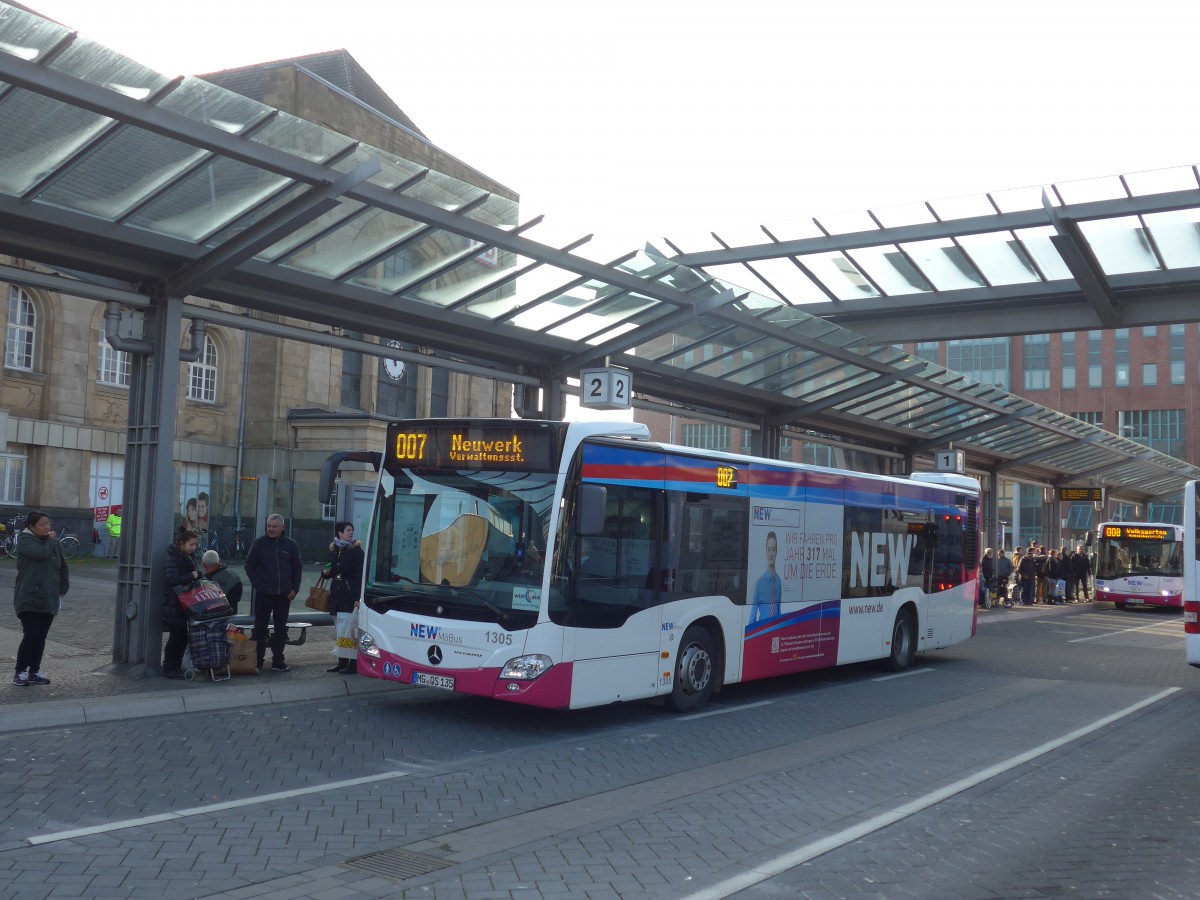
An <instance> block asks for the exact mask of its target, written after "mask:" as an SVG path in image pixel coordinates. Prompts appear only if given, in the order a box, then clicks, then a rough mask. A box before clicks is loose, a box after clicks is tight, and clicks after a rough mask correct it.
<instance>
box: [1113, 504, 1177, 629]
mask: <svg viewBox="0 0 1200 900" xmlns="http://www.w3.org/2000/svg"><path fill="white" fill-rule="evenodd" d="M1096 534H1097V540H1096V565H1095V570H1096V599H1097V600H1111V601H1112V602H1113V603H1115V604H1116V605H1117V606H1118V607H1125V606H1126V605H1128V604H1131V603H1132V604H1137V605H1143V606H1173V607H1176V608H1178V607H1180V606H1182V605H1183V528H1182V526H1179V525H1169V524H1165V523H1162V522H1103V523H1101V525H1100V528H1099V530H1098V531H1097V532H1096Z"/></svg>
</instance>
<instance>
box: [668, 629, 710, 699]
mask: <svg viewBox="0 0 1200 900" xmlns="http://www.w3.org/2000/svg"><path fill="white" fill-rule="evenodd" d="M712 688H713V640H712V635H710V634H709V633H708V631H707V630H706V629H704V628H702V627H700V626H699V625H693V626H692V627H691V628H689V629H688V630H687V631H685V632H684V633H683V640H682V641H680V643H679V655H678V657H676V660H675V679H674V684H673V685H672V686H671V696H670V697H668V698H667V706H669V707H670V708H671V709H673V710H675V711H676V712H681V713H682V712H692V711H693V710H697V709H699V708H700V707H702V706H703V705H704V704H705V703H706V702H708V698H709V695H711V694H712Z"/></svg>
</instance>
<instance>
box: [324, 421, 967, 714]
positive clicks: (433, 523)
mask: <svg viewBox="0 0 1200 900" xmlns="http://www.w3.org/2000/svg"><path fill="white" fill-rule="evenodd" d="M387 440H388V443H387V446H386V447H385V450H384V452H383V453H382V454H381V460H380V478H379V486H378V491H377V495H376V502H375V510H374V515H373V521H372V524H371V529H370V534H369V536H368V541H367V545H368V546H367V572H366V577H365V579H364V596H363V603H362V604H360V609H359V619H358V633H359V646H358V651H359V660H358V671H359V673H360V674H362V675H365V676H367V677H373V678H382V679H387V680H394V681H399V682H402V683H406V684H414V685H422V686H427V687H432V688H440V689H443V690H448V691H455V692H459V693H467V694H475V695H478V696H485V697H492V698H495V699H502V700H508V701H511V702H518V703H525V704H529V705H535V706H543V707H551V708H578V707H585V706H594V705H599V704H604V703H612V702H619V701H627V700H640V699H647V698H654V697H658V698H662V699H663V700H664V701H665V703H666V704H667V705H668V706H669V707H671V708H673V709H675V710H680V711H687V710H692V709H697V708H699V707H700V706H702V705H703V704H704V703H705V702H706V701H707V700H708V698H709V697H710V696H711V695H712V694H713V693H716V692H718V691H720V690H721V688H722V687H723V686H725V685H728V684H732V683H735V682H738V681H745V680H750V679H756V678H765V677H769V676H774V675H782V674H786V673H790V672H799V671H805V670H809V669H815V668H821V667H826V666H833V665H842V664H846V663H853V662H862V661H868V660H880V661H882V662H883V664H884V665H886V666H887V667H889V668H891V669H893V670H900V669H903V668H905V667H907V666H908V665H910V664H911V663H912V661H913V658H914V656H915V654H916V653H918V652H924V651H929V650H935V649H938V648H941V647H948V646H952V645H953V644H955V643H958V642H959V641H963V640H966V639H968V638H969V637H971V636H972V634H973V633H974V630H975V624H976V620H975V614H976V604H975V598H976V568H977V563H978V554H979V544H978V525H979V522H978V506H979V494H978V484H977V482H975V481H974V480H973V479H969V478H965V477H963V476H946V475H933V474H930V475H927V476H925V477H924V478H920V477H918V476H914V477H913V478H910V479H905V478H895V477H885V476H873V475H867V474H863V473H856V472H849V471H838V470H833V469H824V468H818V467H811V466H802V465H797V464H789V463H784V462H777V461H772V460H767V459H757V458H753V457H748V456H739V455H734V454H726V453H718V452H709V451H703V450H697V449H694V448H685V447H676V446H669V445H664V444H660V443H656V442H652V441H650V440H649V434H648V432H647V430H646V428H645V426H642V425H638V424H635V423H616V424H612V423H609V424H604V423H595V422H586V423H585V422H578V423H564V422H532V421H529V420H474V419H462V420H429V421H426V422H406V423H404V424H403V425H395V426H392V428H391V429H389V433H388V438H387ZM343 456H344V454H343ZM332 459H334V457H331V460H332ZM328 481H330V478H327V477H325V476H323V479H322V483H326V482H328Z"/></svg>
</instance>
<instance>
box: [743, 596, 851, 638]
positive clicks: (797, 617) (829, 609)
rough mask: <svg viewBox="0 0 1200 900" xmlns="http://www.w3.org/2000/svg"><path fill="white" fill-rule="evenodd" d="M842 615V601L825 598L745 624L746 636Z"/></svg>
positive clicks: (749, 636)
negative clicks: (759, 621) (761, 621)
mask: <svg viewBox="0 0 1200 900" xmlns="http://www.w3.org/2000/svg"><path fill="white" fill-rule="evenodd" d="M841 617H842V601H841V600H825V601H823V602H821V603H818V604H816V605H815V606H807V607H805V608H804V609H801V610H797V611H796V612H790V613H786V614H785V615H782V616H776V617H775V618H773V619H768V620H767V621H766V622H763V623H761V624H757V625H752V626H747V627H746V637H747V638H755V637H761V636H762V635H764V634H770V633H771V632H772V631H780V630H782V629H785V628H790V627H792V626H793V625H798V624H800V623H801V622H811V621H812V620H813V619H840V618H841Z"/></svg>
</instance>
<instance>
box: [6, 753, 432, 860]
mask: <svg viewBox="0 0 1200 900" xmlns="http://www.w3.org/2000/svg"><path fill="white" fill-rule="evenodd" d="M411 774H412V771H404V770H400V771H395V772H384V773H382V774H380V775H366V776H364V777H362V778H350V779H347V780H345V781H330V782H327V783H326V784H320V785H313V786H312V787H306V788H296V789H295V790H291V791H278V792H276V793H274V794H258V795H257V796H254V797H245V798H243V799H241V800H226V801H225V802H223V803H209V804H206V805H204V806H193V807H190V808H189V809H177V810H175V811H174V812H165V813H159V814H157V815H153V816H142V817H141V818H140V819H121V820H120V821H117V822H108V823H107V824H104V825H92V826H89V827H87V828H72V829H71V830H70V831H55V832H53V833H51V834H38V835H34V836H33V837H30V838H26V840H27V841H28V842H29V843H30V845H32V846H34V847H36V846H38V845H39V844H52V843H55V842H56V841H69V840H72V839H73V838H77V837H85V836H86V835H89V834H106V833H108V832H110V831H120V830H122V829H124V828H138V827H140V826H142V825H153V824H155V823H157V822H170V821H174V820H175V819H186V818H190V817H191V816H204V815H208V814H209V813H215V812H220V811H221V810H225V809H237V808H238V807H240V806H254V805H256V804H259V803H272V802H274V801H276V800H290V799H291V798H293V797H303V796H305V795H306V794H321V793H324V792H325V791H340V790H345V789H346V788H352V787H357V786H358V785H360V784H373V783H375V782H377V781H387V780H388V779H389V778H404V777H405V776H408V775H411Z"/></svg>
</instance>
